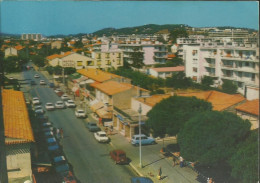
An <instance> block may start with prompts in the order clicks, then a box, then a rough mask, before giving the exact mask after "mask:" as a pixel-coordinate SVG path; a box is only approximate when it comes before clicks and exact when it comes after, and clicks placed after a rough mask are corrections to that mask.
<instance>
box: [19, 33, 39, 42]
mask: <svg viewBox="0 0 260 183" xmlns="http://www.w3.org/2000/svg"><path fill="white" fill-rule="evenodd" d="M21 39H22V40H35V41H40V40H41V39H42V35H41V34H22V35H21Z"/></svg>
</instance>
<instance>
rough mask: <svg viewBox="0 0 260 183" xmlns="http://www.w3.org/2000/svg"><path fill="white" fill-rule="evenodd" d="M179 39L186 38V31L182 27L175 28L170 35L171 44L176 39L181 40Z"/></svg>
mask: <svg viewBox="0 0 260 183" xmlns="http://www.w3.org/2000/svg"><path fill="white" fill-rule="evenodd" d="M181 37H188V33H187V31H186V29H185V28H183V27H180V28H175V29H174V30H173V31H172V32H171V33H170V40H172V42H173V43H176V40H177V38H181Z"/></svg>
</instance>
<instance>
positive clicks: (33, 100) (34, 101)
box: [32, 97, 41, 105]
mask: <svg viewBox="0 0 260 183" xmlns="http://www.w3.org/2000/svg"><path fill="white" fill-rule="evenodd" d="M32 103H33V105H36V104H40V103H41V102H40V99H39V98H38V97H34V98H33V99H32Z"/></svg>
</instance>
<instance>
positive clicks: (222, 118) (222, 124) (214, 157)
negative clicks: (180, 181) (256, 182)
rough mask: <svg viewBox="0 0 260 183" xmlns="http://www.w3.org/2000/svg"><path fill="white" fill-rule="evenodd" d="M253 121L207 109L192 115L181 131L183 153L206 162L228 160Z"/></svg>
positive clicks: (192, 159)
mask: <svg viewBox="0 0 260 183" xmlns="http://www.w3.org/2000/svg"><path fill="white" fill-rule="evenodd" d="M250 126H251V124H250V122H249V121H248V120H246V121H245V120H242V119H241V118H240V117H238V116H237V115H235V114H233V113H229V112H218V111H208V112H203V113H200V114H197V115H196V116H194V117H193V118H190V120H189V121H187V122H186V123H185V125H184V128H182V129H181V131H180V133H179V134H178V143H179V145H180V148H181V154H182V155H183V157H184V158H185V159H187V160H190V161H199V162H200V163H201V164H203V165H213V166H214V165H217V164H219V162H222V161H226V160H228V159H229V158H230V157H231V155H232V154H233V153H234V152H235V147H236V144H237V143H238V142H240V141H242V140H244V138H245V137H246V135H247V134H248V133H249V130H250Z"/></svg>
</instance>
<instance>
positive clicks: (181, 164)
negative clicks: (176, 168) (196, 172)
mask: <svg viewBox="0 0 260 183" xmlns="http://www.w3.org/2000/svg"><path fill="white" fill-rule="evenodd" d="M180 167H181V168H182V167H183V158H182V157H181V156H180Z"/></svg>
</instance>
